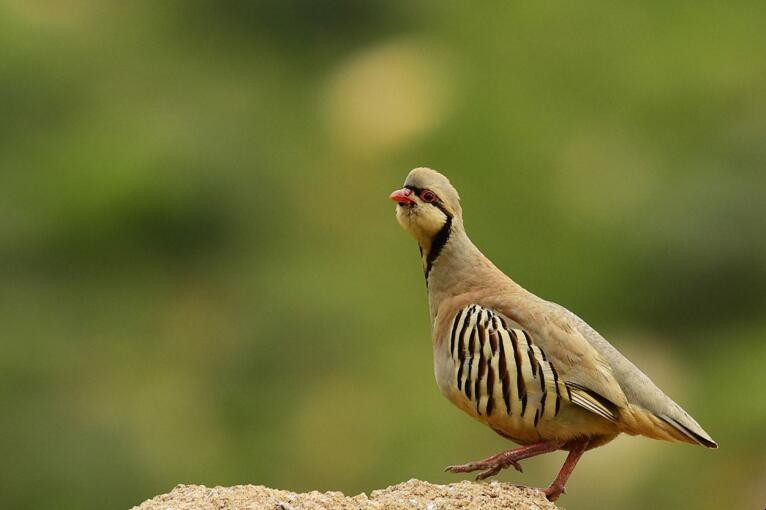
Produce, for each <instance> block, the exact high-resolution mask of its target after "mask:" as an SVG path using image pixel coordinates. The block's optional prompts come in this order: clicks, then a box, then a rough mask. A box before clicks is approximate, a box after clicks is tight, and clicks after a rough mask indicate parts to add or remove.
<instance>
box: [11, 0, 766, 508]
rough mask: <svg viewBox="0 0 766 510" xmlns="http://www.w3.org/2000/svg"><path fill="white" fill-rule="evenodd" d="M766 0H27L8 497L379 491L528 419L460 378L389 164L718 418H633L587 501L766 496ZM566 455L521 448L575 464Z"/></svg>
mask: <svg viewBox="0 0 766 510" xmlns="http://www.w3.org/2000/svg"><path fill="white" fill-rule="evenodd" d="M765 20H766V6H765V5H764V4H763V2H760V1H752V2H728V3H719V2H713V1H706V0H704V1H700V0H695V1H681V2H643V3H641V4H640V5H638V4H614V3H602V2H552V3H546V2H535V3H526V4H522V3H518V2H515V3H513V4H511V3H509V2H482V3H477V2H462V3H458V2H454V3H453V2H446V3H445V2H424V1H420V2H384V1H378V0H340V1H334V2H330V1H313V0H261V1H244V0H225V1H217V2H205V1H201V0H185V1H180V0H175V1H165V2H155V1H149V0H141V1H134V2H98V1H94V0H71V1H69V2H57V1H54V0H0V328H1V332H0V395H1V398H2V401H0V404H2V411H0V458H1V459H2V467H0V499H1V500H2V506H3V507H4V508H16V509H27V508H29V509H31V508H43V507H48V506H50V505H51V504H55V506H56V507H57V508H62V509H68V508H71V509H75V508H76V509H86V508H128V507H130V506H132V505H134V504H138V503H139V502H141V501H142V500H144V499H146V498H149V497H152V496H153V495H155V494H158V493H162V492H166V491H168V490H170V489H171V488H172V487H173V486H174V485H175V484H178V483H200V484H207V485H216V484H221V485H233V484H244V483H253V484H265V485H270V486H274V487H279V488H284V489H291V490H296V491H304V490H310V489H320V490H330V489H334V490H343V491H345V492H347V493H356V492H360V491H369V490H372V489H375V488H381V487H385V486H387V485H389V484H393V483H397V482H400V481H404V480H407V479H409V478H411V477H418V478H421V479H426V480H430V481H433V482H450V481H455V480H458V479H459V478H460V477H457V476H454V475H449V474H446V473H443V472H442V468H443V467H444V466H445V465H447V464H452V463H456V462H465V461H468V460H475V459H477V458H483V457H485V456H487V455H490V454H492V453H495V452H496V451H499V450H500V449H504V448H506V447H508V446H510V444H509V443H508V442H506V441H505V440H503V439H502V438H500V437H499V436H496V435H495V434H493V433H492V432H491V431H490V430H488V429H486V428H485V427H483V426H481V425H479V424H477V423H474V422H472V421H471V420H470V419H469V418H467V417H466V416H464V415H462V414H461V413H460V411H458V410H457V409H456V408H453V407H452V406H451V405H450V404H449V403H448V402H447V401H446V400H444V399H443V398H442V397H441V395H440V394H439V391H438V389H437V388H436V385H435V383H434V380H433V373H432V364H431V347H430V340H429V323H428V315H427V305H426V295H425V288H424V285H423V281H422V274H421V269H420V264H419V260H418V256H417V248H416V246H415V244H414V242H413V241H412V240H411V239H410V238H409V237H408V236H407V235H406V234H405V233H404V232H402V231H401V230H400V228H399V226H398V225H397V224H396V222H395V220H394V207H393V205H392V204H391V203H390V202H389V201H388V199H387V197H388V194H389V193H390V192H391V191H392V190H393V189H395V188H397V187H399V186H400V184H401V183H402V181H403V179H404V177H405V175H406V173H407V171H408V170H409V169H411V168H412V167H415V166H420V165H428V166H432V167H434V168H437V169H440V170H442V171H443V172H445V173H446V174H447V175H449V176H450V177H451V178H452V180H453V182H454V183H455V185H456V186H457V187H458V189H459V190H460V191H461V194H462V197H463V206H464V209H465V211H466V213H465V216H466V223H467V226H468V229H469V232H470V234H471V235H472V237H473V239H474V241H475V242H476V243H477V244H478V245H479V246H480V247H481V248H482V249H483V250H484V252H485V253H486V254H487V255H488V256H490V257H491V258H492V259H493V260H494V261H495V262H496V263H497V264H498V265H499V266H500V267H502V268H503V269H505V270H506V271H507V272H508V273H509V274H511V275H512V276H513V277H514V278H515V279H516V280H517V281H518V282H520V283H521V284H522V285H524V286H526V287H527V288H529V289H531V290H533V291H534V292H536V293H538V294H541V295H543V296H544V297H546V298H548V299H551V300H554V301H557V302H560V303H563V304H565V305H567V306H568V307H570V308H571V309H573V310H574V311H575V312H577V313H579V314H580V315H582V316H583V317H585V318H586V319H587V320H588V321H589V322H590V323H591V324H592V325H594V326H595V327H596V328H597V329H599V330H600V331H601V332H602V333H604V334H605V336H606V337H607V338H609V339H610V340H611V341H612V342H613V343H614V344H616V345H617V346H618V347H619V348H620V349H621V350H622V351H623V352H625V353H626V354H627V355H629V356H630V357H631V358H632V359H634V360H635V361H636V362H637V364H638V365H639V366H641V367H642V368H643V369H644V370H645V371H646V372H648V373H649V374H650V375H651V376H652V378H653V379H654V380H655V381H657V382H658V383H659V384H660V386H662V387H663V388H664V389H665V390H666V392H667V393H669V394H670V395H671V396H672V397H674V398H675V399H677V400H678V401H679V402H681V403H682V404H683V405H684V407H685V408H686V409H687V410H689V411H690V412H691V413H692V414H693V415H694V416H695V417H696V418H697V419H698V420H699V421H700V422H701V423H702V424H703V426H704V427H705V428H706V429H707V430H708V431H709V432H710V433H711V435H712V436H713V437H714V438H715V439H716V440H717V441H719V443H720V445H721V448H720V449H719V450H717V451H710V450H705V449H703V448H695V447H691V446H686V445H674V444H667V443H660V442H656V441H650V440H647V439H642V438H633V437H621V438H618V439H617V440H616V441H614V442H613V443H612V444H611V445H610V446H608V447H606V448H603V449H599V450H597V451H594V452H592V453H590V454H588V455H586V456H585V458H584V460H583V461H582V463H581V465H580V466H579V467H578V469H577V471H576V472H575V474H574V476H573V477H572V479H571V482H570V485H569V489H570V491H569V495H568V496H566V497H565V498H564V499H563V500H562V503H563V504H564V505H565V506H566V507H568V508H572V509H578V508H622V509H626V510H627V509H639V508H695V509H720V508H763V507H764V504H765V503H766V436H764V431H765V430H766V387H765V386H764V385H765V383H766V378H764V363H765V362H766V341H765V339H766V316H765V315H764V307H765V306H766V235H765V234H766V199H765V198H764V194H765V192H766V174H765V166H766V58H764V55H766V30H764V26H765V25H764V21H765ZM563 458H564V454H563V453H561V454H556V455H551V456H549V457H547V458H540V459H534V460H531V461H528V462H526V468H527V469H526V472H525V474H524V475H520V474H518V473H515V472H509V473H503V474H502V475H501V476H500V479H503V480H513V481H517V482H520V483H526V484H530V485H537V486H544V485H546V484H547V483H548V482H549V481H550V480H551V479H552V478H553V476H554V475H555V473H556V471H557V470H558V468H559V466H560V463H561V462H562V461H563Z"/></svg>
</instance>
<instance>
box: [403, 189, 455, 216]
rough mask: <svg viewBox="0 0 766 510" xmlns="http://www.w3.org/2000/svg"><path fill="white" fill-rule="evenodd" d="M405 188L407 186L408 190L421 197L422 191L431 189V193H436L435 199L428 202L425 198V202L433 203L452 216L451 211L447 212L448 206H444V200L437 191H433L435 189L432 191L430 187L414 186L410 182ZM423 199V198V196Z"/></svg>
mask: <svg viewBox="0 0 766 510" xmlns="http://www.w3.org/2000/svg"><path fill="white" fill-rule="evenodd" d="M405 188H407V189H408V190H410V191H412V192H413V193H415V195H417V196H418V198H420V194H421V193H423V192H424V191H430V192H431V193H433V195H434V199H433V201H431V202H426V201H425V200H423V202H425V203H426V204H431V205H433V206H435V207H437V208H439V210H441V211H442V212H443V213H444V214H446V215H447V216H449V217H452V215H451V214H449V213H448V212H447V210H446V208H445V207H444V202H442V200H441V198H439V195H437V194H436V193H434V192H433V191H431V190H430V189H426V188H421V187H419V186H413V185H411V184H410V185H407V186H405ZM421 200H422V198H421Z"/></svg>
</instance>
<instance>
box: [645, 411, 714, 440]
mask: <svg viewBox="0 0 766 510" xmlns="http://www.w3.org/2000/svg"><path fill="white" fill-rule="evenodd" d="M659 418H660V419H661V420H662V421H664V422H665V423H667V424H668V425H670V426H671V427H673V428H674V429H676V430H677V431H679V432H681V433H682V434H683V435H684V436H685V437H687V438H689V439H690V440H691V441H690V442H692V443H697V444H700V445H702V446H704V447H706V448H718V443H716V442H715V441H713V438H711V437H710V436H708V435H707V434H706V433H705V431H704V430H702V428H700V429H699V430H700V431H701V432H702V434H700V433H699V432H695V431H693V430H691V429H690V428H689V427H687V426H686V425H684V424H683V423H680V422H678V421H677V420H675V419H673V418H671V417H670V416H660V417H659ZM703 434H704V435H703Z"/></svg>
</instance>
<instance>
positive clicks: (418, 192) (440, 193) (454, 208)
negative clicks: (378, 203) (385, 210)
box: [390, 168, 462, 249]
mask: <svg viewBox="0 0 766 510" xmlns="http://www.w3.org/2000/svg"><path fill="white" fill-rule="evenodd" d="M390 198H391V200H393V201H394V202H396V203H397V206H396V219H397V220H398V221H399V224H401V226H402V227H404V229H405V230H406V231H407V232H409V233H410V234H411V235H412V236H413V237H414V238H415V240H416V241H417V242H418V244H419V245H420V246H421V247H422V248H424V249H428V248H430V246H431V244H432V243H433V242H434V240H435V238H437V236H439V235H442V236H445V235H446V236H448V235H449V229H450V228H454V227H455V226H456V225H459V224H460V223H461V221H462V220H461V213H462V212H461V209H460V197H459V196H458V194H457V190H455V188H454V187H452V184H450V182H449V179H447V178H446V177H445V176H443V175H442V174H440V173H439V172H437V171H436V170H431V169H430V168H416V169H414V170H413V171H411V172H410V173H409V175H407V179H406V180H405V181H404V187H403V188H402V189H399V190H396V191H394V192H393V193H391V197H390ZM445 229H446V230H447V231H446V232H445Z"/></svg>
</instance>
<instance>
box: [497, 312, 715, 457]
mask: <svg viewBox="0 0 766 510" xmlns="http://www.w3.org/2000/svg"><path fill="white" fill-rule="evenodd" d="M526 305H527V307H526V312H523V313H519V312H516V313H514V310H513V308H506V309H504V310H502V311H503V312H504V313H508V314H509V315H510V316H511V317H513V318H514V320H516V321H517V322H519V324H520V325H522V327H525V328H527V329H529V330H531V331H533V332H534V334H535V335H536V337H537V339H538V340H537V341H538V343H539V344H540V345H541V346H542V347H543V348H544V349H546V352H548V353H549V356H550V358H551V359H553V360H555V362H556V363H557V364H558V365H560V367H561V370H560V371H561V375H562V378H563V379H564V380H565V381H566V382H567V383H568V385H576V386H578V387H580V389H581V390H582V391H583V393H585V395H578V396H577V397H575V398H574V399H573V402H574V403H576V404H578V405H580V406H581V407H585V408H587V406H588V404H593V402H592V401H591V402H587V397H588V396H590V397H592V398H593V399H595V400H596V401H598V402H600V403H602V404H604V405H605V406H607V407H609V406H608V403H611V404H614V405H615V409H614V410H615V415H616V416H617V417H618V420H616V421H619V422H620V425H621V428H622V429H623V430H624V431H625V432H628V433H631V434H642V435H645V436H648V437H653V438H657V439H665V440H670V441H682V442H688V443H696V444H700V445H702V446H706V447H708V448H717V447H718V445H717V444H716V443H715V441H713V439H712V438H711V437H710V435H709V434H707V432H705V430H704V429H703V428H702V427H701V426H700V425H699V424H698V423H697V422H696V421H695V420H694V419H693V418H692V417H691V416H690V415H689V414H688V413H687V412H686V411H684V410H683V409H682V408H681V406H679V405H678V404H677V403H675V402H674V401H673V400H672V399H671V398H670V397H668V396H667V395H665V393H663V392H662V390H660V389H659V388H658V387H657V386H656V385H655V384H654V383H653V382H652V381H651V379H649V377H647V376H646V374H644V373H643V372H641V370H639V369H638V368H637V367H636V366H635V365H634V364H633V363H631V362H630V360H628V359H627V358H626V357H625V356H623V355H622V354H621V353H620V352H619V351H618V350H617V349H616V348H615V347H614V346H612V345H611V344H610V343H609V342H607V341H606V340H605V339H604V338H603V337H602V336H601V335H600V334H598V332H596V331H595V330H594V329H593V328H591V327H590V326H589V325H588V324H587V323H586V322H585V321H583V320H582V319H581V318H580V317H578V316H577V315H575V314H574V313H572V312H571V311H569V310H567V309H566V308H564V307H562V306H560V305H557V304H555V303H551V302H548V301H544V300H541V299H539V298H536V299H534V300H531V301H530V302H528V303H526ZM602 398H603V399H606V402H604V401H602V400H601V399H602ZM582 400H586V402H582Z"/></svg>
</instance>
